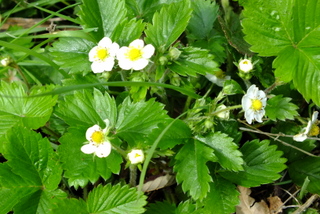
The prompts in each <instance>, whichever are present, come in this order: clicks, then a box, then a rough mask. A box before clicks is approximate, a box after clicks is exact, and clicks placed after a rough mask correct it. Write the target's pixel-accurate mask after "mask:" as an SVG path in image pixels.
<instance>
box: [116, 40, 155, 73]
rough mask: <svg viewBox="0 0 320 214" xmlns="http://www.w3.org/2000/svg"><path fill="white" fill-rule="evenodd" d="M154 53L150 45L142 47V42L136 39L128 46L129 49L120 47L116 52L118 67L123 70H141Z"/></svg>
mask: <svg viewBox="0 0 320 214" xmlns="http://www.w3.org/2000/svg"><path fill="white" fill-rule="evenodd" d="M154 51H155V49H154V47H153V46H152V45H150V44H149V45H146V46H144V42H143V40H141V39H136V40H134V41H133V42H131V43H130V44H129V47H126V46H125V47H121V48H120V49H119V51H118V52H117V59H118V64H119V67H120V68H122V69H123V70H130V69H133V70H141V69H143V68H145V67H146V66H147V65H148V63H149V58H151V56H152V55H153V54H154Z"/></svg>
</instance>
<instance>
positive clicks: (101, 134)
mask: <svg viewBox="0 0 320 214" xmlns="http://www.w3.org/2000/svg"><path fill="white" fill-rule="evenodd" d="M105 123H106V128H105V129H101V127H100V126H99V125H94V126H92V127H90V128H88V129H87V132H86V138H87V140H88V141H89V142H88V144H86V145H83V146H82V147H81V151H82V152H83V153H85V154H92V153H94V154H95V155H96V156H98V157H99V158H103V157H107V156H108V155H109V154H110V152H111V143H110V141H109V140H107V135H108V128H109V120H108V119H106V120H105Z"/></svg>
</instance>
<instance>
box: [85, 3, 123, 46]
mask: <svg viewBox="0 0 320 214" xmlns="http://www.w3.org/2000/svg"><path fill="white" fill-rule="evenodd" d="M82 2H83V4H82V5H81V6H80V12H79V18H80V21H81V23H82V25H83V27H84V29H87V28H97V31H96V32H91V33H92V35H93V36H94V38H95V39H96V42H98V41H100V40H101V39H102V38H103V37H104V36H106V37H111V35H112V33H113V31H114V29H115V28H116V27H117V26H118V24H119V23H120V22H122V20H123V19H125V17H126V14H127V9H126V7H125V0H112V1H109V0H83V1H82ZM111 39H112V37H111Z"/></svg>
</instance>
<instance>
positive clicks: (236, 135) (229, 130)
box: [215, 119, 242, 144]
mask: <svg viewBox="0 0 320 214" xmlns="http://www.w3.org/2000/svg"><path fill="white" fill-rule="evenodd" d="M238 130H239V122H238V121H237V120H234V119H229V120H218V121H217V122H216V126H215V131H220V132H222V133H225V134H226V135H228V136H229V137H231V138H233V142H234V143H236V144H239V142H240V140H241V138H242V132H239V131H238Z"/></svg>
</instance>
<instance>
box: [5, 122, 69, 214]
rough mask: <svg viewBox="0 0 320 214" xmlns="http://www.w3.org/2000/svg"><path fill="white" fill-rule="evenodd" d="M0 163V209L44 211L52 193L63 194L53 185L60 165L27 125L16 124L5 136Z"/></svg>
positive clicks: (57, 179) (37, 135)
mask: <svg viewBox="0 0 320 214" xmlns="http://www.w3.org/2000/svg"><path fill="white" fill-rule="evenodd" d="M2 154H3V156H4V157H5V158H6V159H7V162H6V163H4V164H1V165H0V195H2V196H5V198H3V199H4V200H1V202H0V205H1V206H0V213H7V212H8V211H10V210H11V209H12V208H15V211H16V212H15V213H17V214H19V213H45V211H44V210H45V209H46V208H49V207H50V206H51V205H52V204H53V203H54V201H55V197H65V194H62V193H61V192H60V191H56V190H55V189H56V188H57V187H58V184H59V183H60V180H61V174H62V169H61V167H60V164H59V162H58V158H57V155H56V154H55V153H54V152H53V149H52V147H51V145H50V143H49V141H48V139H46V138H42V137H41V135H40V134H36V133H35V132H33V131H30V130H28V129H26V128H22V127H15V128H13V129H11V130H10V131H8V134H7V137H6V139H5V140H4V145H3V153H2Z"/></svg>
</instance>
